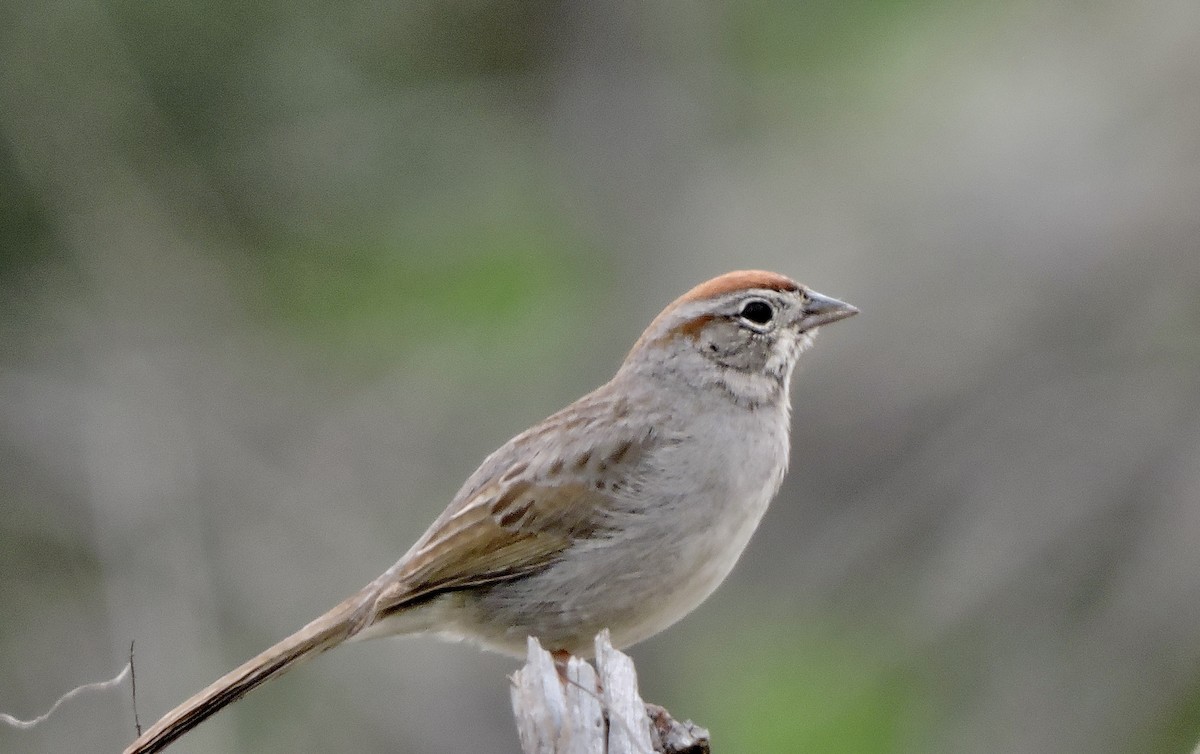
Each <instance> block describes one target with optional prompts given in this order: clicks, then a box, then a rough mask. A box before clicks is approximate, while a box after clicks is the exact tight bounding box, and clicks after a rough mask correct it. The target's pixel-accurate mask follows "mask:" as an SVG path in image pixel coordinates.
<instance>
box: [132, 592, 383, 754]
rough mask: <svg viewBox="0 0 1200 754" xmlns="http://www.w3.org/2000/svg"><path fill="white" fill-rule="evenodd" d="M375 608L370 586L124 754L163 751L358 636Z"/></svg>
mask: <svg viewBox="0 0 1200 754" xmlns="http://www.w3.org/2000/svg"><path fill="white" fill-rule="evenodd" d="M373 608H374V590H373V589H372V587H370V586H369V587H367V588H365V589H363V590H362V591H361V592H359V593H358V594H355V595H354V596H352V597H350V598H349V599H347V600H345V601H344V602H342V603H341V604H340V605H338V606H337V607H335V608H333V609H332V610H330V611H329V612H327V613H325V614H324V615H322V616H321V617H320V618H317V619H316V620H314V621H312V622H311V623H309V624H308V625H307V626H305V627H304V628H302V629H300V630H299V631H297V632H296V633H294V634H292V635H291V636H289V637H287V638H286V639H284V640H283V641H281V642H279V643H278V644H276V645H275V646H273V647H271V648H270V649H267V650H265V651H263V652H261V653H259V654H258V655H257V656H255V657H253V658H251V659H249V660H247V661H246V662H244V663H242V665H241V666H239V667H237V668H235V669H234V670H231V671H229V672H228V673H226V674H225V675H223V676H221V677H220V678H218V679H217V680H216V681H214V682H213V683H212V684H210V685H209V686H208V688H206V689H204V690H203V691H200V692H198V693H197V694H195V695H194V696H193V697H192V698H191V699H188V700H187V701H186V702H184V703H183V704H181V705H179V706H178V707H176V708H175V709H173V710H171V711H170V712H168V713H167V714H165V715H163V717H162V719H161V720H159V721H158V722H157V723H155V724H154V726H153V727H152V728H150V729H149V730H147V731H146V732H145V733H143V734H142V735H140V736H138V739H137V740H136V741H134V742H133V743H132V744H130V745H129V748H127V749H125V752H124V754H151V753H152V752H156V751H162V750H163V749H165V748H166V747H167V746H168V745H169V744H170V743H171V742H172V741H174V740H175V739H177V738H179V737H180V736H182V735H183V734H184V733H187V732H188V731H189V730H191V729H192V728H195V727H196V726H197V725H199V724H200V723H202V722H204V721H205V720H207V719H208V718H209V717H211V716H212V715H214V714H216V713H217V712H219V711H220V710H221V709H222V708H223V707H225V705H227V704H232V703H233V702H235V701H237V700H238V699H240V698H241V697H242V696H243V695H244V694H246V693H247V692H249V691H251V690H252V689H255V688H257V687H258V686H261V685H262V684H264V683H266V682H267V681H269V680H271V679H272V678H274V677H276V676H279V675H283V674H284V673H285V672H287V671H288V670H290V669H291V668H292V667H293V666H294V665H297V664H299V663H300V662H302V661H304V660H307V659H310V658H312V657H316V656H317V655H319V654H321V653H322V652H324V651H326V650H328V649H333V648H334V647H336V646H337V645H338V644H341V643H342V642H343V641H345V640H346V639H349V638H350V637H351V636H353V635H354V634H356V633H358V632H359V631H360V630H361V629H362V628H363V626H365V625H366V624H367V623H368V622H369V621H370V619H371V617H372V613H373Z"/></svg>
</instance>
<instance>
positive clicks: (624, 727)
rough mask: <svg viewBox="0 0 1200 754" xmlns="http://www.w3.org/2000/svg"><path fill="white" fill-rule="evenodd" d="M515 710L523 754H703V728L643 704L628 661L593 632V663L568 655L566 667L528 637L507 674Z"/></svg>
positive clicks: (603, 636)
mask: <svg viewBox="0 0 1200 754" xmlns="http://www.w3.org/2000/svg"><path fill="white" fill-rule="evenodd" d="M512 705H513V715H514V716H515V718H516V722H517V733H518V735H519V736H520V738H521V749H522V751H523V752H524V754H567V753H568V752H570V754H649V753H650V752H660V753H661V754H708V752H709V746H708V731H706V730H704V729H703V728H700V727H699V726H696V725H695V724H693V723H692V722H691V721H690V720H689V721H687V722H683V723H680V722H678V721H676V720H674V719H673V718H672V717H671V716H670V714H668V713H667V711H666V710H665V709H663V708H662V707H658V706H656V705H653V704H646V703H645V702H643V701H642V698H641V696H640V695H639V694H638V689H637V672H636V670H635V669H634V666H633V660H631V659H629V657H628V656H627V655H624V654H622V653H620V652H618V651H617V650H615V649H613V647H612V644H611V642H610V640H609V635H608V631H607V630H605V631H601V632H600V634H599V635H597V636H596V668H595V669H593V668H592V666H591V665H590V664H588V663H587V662H586V661H585V660H581V659H579V658H578V657H570V658H568V659H567V660H566V664H565V667H564V666H560V665H557V664H556V663H555V659H554V658H553V657H552V656H551V655H550V653H549V652H547V651H546V650H545V649H542V646H541V645H540V644H539V643H538V641H537V639H535V638H532V637H530V639H529V651H528V659H527V660H526V663H525V666H524V667H522V668H521V669H520V670H519V671H517V672H516V673H515V674H514V675H513V686H512Z"/></svg>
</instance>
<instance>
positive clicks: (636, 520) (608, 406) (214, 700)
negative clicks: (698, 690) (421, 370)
mask: <svg viewBox="0 0 1200 754" xmlns="http://www.w3.org/2000/svg"><path fill="white" fill-rule="evenodd" d="M857 313H858V309H857V308H855V307H854V306H852V305H850V304H847V303H845V302H843V301H840V300H838V299H836V298H832V297H830V296H826V295H823V294H820V293H817V292H816V291H813V290H811V289H809V288H808V287H806V286H803V285H801V284H799V283H797V282H795V281H794V280H792V279H791V278H789V277H787V276H785V275H782V274H779V273H775V272H768V271H765V270H737V271H733V272H728V273H725V274H723V275H720V276H718V277H715V278H713V279H711V280H708V281H706V282H703V283H700V284H699V285H697V286H695V287H694V288H692V289H691V290H689V291H688V292H686V293H684V294H683V295H682V296H680V297H679V298H677V299H675V300H674V301H673V302H672V303H671V304H669V305H668V306H667V307H666V308H665V309H663V311H662V312H661V313H660V314H659V315H658V316H657V317H655V318H654V320H653V321H652V322H651V323H650V325H649V326H648V327H647V328H646V330H645V331H644V332H643V333H642V334H641V336H640V337H639V338H638V339H637V341H636V342H635V343H634V345H633V347H632V348H631V349H630V351H629V353H628V355H627V356H626V357H625V359H624V361H623V362H622V363H621V365H620V367H619V368H618V369H617V371H616V374H615V375H614V376H613V377H612V378H611V379H610V380H609V381H608V382H606V383H605V384H603V385H602V386H600V387H599V388H597V389H595V390H593V391H592V392H590V393H588V394H587V395H584V396H583V397H581V398H579V399H578V400H576V401H575V402H574V403H571V404H570V405H568V406H567V407H566V408H563V409H562V410H560V411H558V412H557V413H554V414H552V415H551V416H549V417H548V418H546V419H545V420H543V421H541V422H539V423H538V424H535V425H534V426H532V427H530V428H529V429H527V430H525V431H524V432H521V433H520V434H518V435H516V436H515V437H513V438H512V439H511V440H509V441H508V442H507V443H505V444H504V445H502V446H501V447H500V448H499V449H498V450H496V451H495V452H493V453H492V454H491V455H489V456H487V458H485V459H484V461H483V462H482V464H481V465H480V466H479V468H478V469H477V470H476V471H475V472H474V473H473V474H472V475H471V476H470V477H468V478H467V480H466V482H465V483H464V484H463V486H462V487H461V489H459V491H458V493H457V494H456V495H454V497H453V498H452V499H451V501H450V503H449V505H448V506H447V507H446V509H445V510H444V511H443V512H442V514H441V515H440V516H438V518H437V519H436V520H435V521H434V522H433V524H432V525H431V526H430V527H429V528H428V530H426V532H425V533H424V534H423V535H422V536H421V537H420V538H419V539H418V540H417V541H416V543H415V544H413V545H412V547H411V548H410V549H409V550H408V551H407V552H406V553H405V554H404V555H403V556H402V557H401V558H400V559H399V560H398V561H397V562H396V563H395V565H393V566H392V567H391V568H389V569H387V570H386V571H385V572H384V573H383V574H381V575H380V576H379V577H378V578H376V579H375V580H373V581H372V582H371V583H369V584H367V585H366V586H365V587H363V588H362V589H360V590H359V591H357V592H355V593H354V594H352V595H351V596H349V597H347V598H346V599H345V600H343V601H342V602H341V603H339V604H338V605H337V606H335V607H334V608H333V609H331V610H329V611H328V612H326V613H324V614H323V615H321V616H320V617H318V618H316V619H315V620H313V621H311V622H310V623H308V624H307V625H306V626H304V627H303V628H301V629H300V630H298V631H296V632H295V633H294V634H292V635H290V636H288V637H287V638H285V639H283V640H281V641H279V642H278V643H276V644H275V645H273V646H271V647H270V648H268V649H266V650H264V651H263V652H261V653H259V654H258V655H255V656H254V657H252V658H251V659H249V660H247V661H246V662H245V663H243V664H242V665H240V666H238V667H237V668H235V669H234V670H231V671H230V672H228V673H226V674H225V675H223V676H221V677H220V678H219V679H217V680H216V681H214V682H213V683H212V684H210V685H209V686H208V687H206V688H204V689H203V690H201V691H199V692H197V693H196V694H195V695H193V696H192V697H191V698H189V699H187V700H186V701H184V702H183V703H182V704H180V705H179V706H177V707H175V708H174V709H172V710H171V711H169V712H168V713H167V714H165V715H164V716H163V717H162V718H161V719H160V720H159V721H158V722H156V723H155V724H154V725H153V726H151V727H150V728H149V729H147V730H146V731H145V732H144V733H142V734H141V735H140V736H139V737H138V738H137V740H135V741H134V742H133V743H132V744H130V745H129V747H128V748H126V749H125V754H150V753H151V752H157V751H161V750H162V749H164V748H165V747H167V746H168V745H169V744H171V743H172V742H173V741H175V740H176V739H178V738H179V737H180V736H182V735H184V734H185V733H186V732H188V731H189V730H191V729H192V728H194V727H195V726H197V725H199V724H200V723H201V722H203V721H204V720H206V719H207V718H209V717H211V716H212V715H213V714H215V713H216V712H218V711H219V710H221V709H222V708H224V707H225V706H227V705H229V704H231V703H232V702H234V701H236V700H237V699H239V698H241V697H242V696H243V695H245V694H246V693H248V692H249V691H251V690H253V689H255V688H257V687H258V686H260V685H262V684H263V683H265V682H266V681H268V680H270V679H272V678H276V677H278V676H279V675H281V674H283V673H284V672H286V671H287V670H289V669H291V668H293V667H294V666H296V665H297V664H298V663H300V662H302V661H304V660H307V659H311V658H312V657H315V656H316V655H318V654H321V653H323V652H325V651H327V650H329V649H332V648H333V647H336V646H338V645H340V644H342V643H344V642H347V641H351V640H353V641H358V640H362V639H367V638H373V637H382V636H397V635H413V634H436V635H439V636H442V637H448V638H452V639H457V640H467V641H469V642H472V643H474V644H476V645H478V646H480V647H482V648H483V649H486V650H492V651H497V652H500V653H504V654H508V655H512V656H515V657H520V656H522V654H523V653H524V650H525V645H526V641H527V637H531V636H532V637H537V638H538V639H539V640H540V642H541V643H542V645H543V646H545V647H547V648H548V649H552V650H553V651H554V653H555V656H556V657H557V656H565V655H576V656H580V657H585V658H586V657H589V656H590V655H591V653H592V638H593V637H594V636H595V635H596V634H597V633H598V632H599V631H600V630H602V629H606V628H607V629H608V630H609V631H610V633H611V637H612V644H613V646H614V647H617V648H623V647H628V646H630V645H632V644H636V643H637V642H639V641H642V640H643V639H646V638H648V637H650V636H652V635H654V634H656V633H658V632H660V631H662V630H663V629H665V628H667V627H668V626H670V625H671V624H673V623H675V622H676V621H678V620H679V619H681V618H683V617H684V616H685V615H687V614H688V613H690V612H691V611H692V610H693V609H695V608H696V607H697V606H698V605H699V604H700V603H701V602H703V601H704V600H705V599H706V598H707V597H708V596H709V595H710V594H711V593H712V592H713V591H714V590H715V589H716V588H717V586H718V585H719V584H720V583H721V582H722V580H724V578H725V577H726V576H727V575H728V574H729V572H730V571H731V570H732V569H733V567H734V564H735V563H736V562H737V560H738V558H739V557H740V556H741V554H742V551H743V550H744V549H745V547H746V545H747V543H748V541H749V540H750V537H751V535H752V534H753V532H754V530H755V528H756V527H757V526H758V523H759V521H760V520H761V518H762V516H763V514H764V513H765V511H766V509H767V506H768V503H769V502H770V501H771V499H772V498H773V497H774V496H775V494H776V493H777V492H778V490H779V487H780V485H781V484H782V481H783V478H784V474H785V472H786V470H787V465H788V456H789V446H790V424H791V390H790V386H791V381H792V375H793V372H794V369H795V366H796V363H797V360H798V358H799V356H800V354H801V353H802V352H804V351H805V350H807V349H808V348H809V347H810V346H811V345H812V343H813V339H814V337H815V335H816V333H817V329H818V328H819V327H820V326H823V325H827V324H830V323H833V322H837V321H839V320H842V319H845V318H847V317H849V316H851V315H854V314H857ZM598 325H599V326H605V323H604V322H603V320H602V319H601V320H600V321H599V322H598ZM541 368H546V365H545V364H542V365H541Z"/></svg>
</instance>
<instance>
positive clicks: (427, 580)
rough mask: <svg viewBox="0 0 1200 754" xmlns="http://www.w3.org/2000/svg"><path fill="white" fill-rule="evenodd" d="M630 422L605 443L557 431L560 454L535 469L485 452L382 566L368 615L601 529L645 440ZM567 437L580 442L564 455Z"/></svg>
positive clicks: (552, 554) (497, 576)
mask: <svg viewBox="0 0 1200 754" xmlns="http://www.w3.org/2000/svg"><path fill="white" fill-rule="evenodd" d="M555 418H556V417H551V419H549V420H547V424H549V423H550V422H552V421H554V420H555ZM630 429H631V431H629V432H628V433H623V437H618V438H615V439H614V441H613V442H612V443H611V444H610V447H605V448H594V447H591V446H590V442H591V440H589V433H586V432H585V433H577V432H569V433H564V434H566V435H568V436H569V437H564V438H563V439H564V440H567V442H565V443H562V444H559V445H557V446H555V445H553V444H551V447H555V451H556V452H557V453H559V454H562V455H559V456H556V458H558V459H563V460H559V461H555V462H551V463H548V464H546V466H547V467H548V468H547V469H546V470H544V472H543V473H537V474H533V473H525V472H526V471H527V466H526V464H525V463H520V462H518V463H513V464H503V463H496V462H495V461H496V457H503V456H506V455H507V456H509V457H513V458H520V457H522V455H521V454H520V453H508V454H506V453H504V452H503V451H501V452H498V453H497V454H495V456H493V458H489V459H488V461H485V462H484V466H483V467H481V469H480V472H477V474H476V477H473V479H472V482H471V483H468V485H467V487H466V490H467V493H466V496H465V497H463V498H461V499H460V500H459V501H456V503H455V504H452V505H451V506H450V507H449V508H448V509H447V510H446V511H445V512H444V513H443V514H442V515H441V516H440V517H439V518H438V520H437V521H435V522H434V523H433V525H432V526H431V527H430V528H429V530H428V531H427V532H426V533H425V536H423V537H422V538H421V540H420V541H419V542H418V543H417V545H416V546H415V547H414V548H413V550H412V551H410V552H409V554H408V555H407V556H406V557H405V558H404V560H402V561H401V562H400V563H398V564H397V570H395V571H392V572H390V573H389V576H390V578H389V580H388V582H389V583H388V584H387V586H386V587H384V588H383V590H382V591H381V593H380V595H379V598H378V599H377V600H376V603H375V604H376V619H377V620H378V619H379V618H383V617H386V615H387V614H388V613H390V612H393V611H395V610H397V609H399V608H402V607H404V606H405V605H407V604H409V603H411V602H412V601H413V600H416V599H420V598H421V597H424V596H427V595H429V594H431V593H434V592H441V591H446V590H452V589H461V588H464V587H470V586H477V585H480V584H486V583H489V582H495V581H502V580H505V579H511V578H515V577H518V576H522V575H524V574H528V573H531V572H533V571H536V570H538V569H540V568H543V567H545V566H546V565H548V564H550V563H552V562H553V561H554V560H555V558H557V557H558V556H559V554H561V553H562V552H563V551H564V550H566V549H567V548H568V547H570V546H571V544H572V542H573V541H575V540H577V539H581V538H589V537H592V536H595V535H597V534H599V533H601V532H602V531H603V530H604V529H606V528H607V527H608V526H609V524H610V520H609V514H610V513H611V512H612V511H613V503H614V497H613V495H612V494H611V490H613V489H621V488H623V487H624V488H629V487H630V486H631V485H632V484H633V482H634V480H633V479H629V478H624V477H629V476H630V472H631V471H632V470H634V469H637V468H639V467H640V464H639V462H638V461H639V458H640V457H641V456H642V455H643V454H644V453H646V451H647V448H648V447H649V446H650V445H651V444H652V442H653V440H652V438H653V433H652V432H649V431H647V430H646V428H645V425H643V426H642V428H641V429H640V431H633V430H632V428H630ZM571 439H574V440H575V441H576V442H575V443H572V442H570V440H571ZM521 440H522V437H518V438H515V439H514V440H513V441H512V444H515V445H517V446H519V445H520V444H521ZM574 444H579V445H580V447H581V448H588V449H587V450H581V451H580V453H578V454H572V452H571V451H572V448H571V446H572V445H574ZM506 449H507V448H506ZM619 470H623V471H624V473H622V471H619ZM481 472H482V474H483V476H482V478H480V477H479V475H480V473H481ZM535 481H536V482H537V483H534V482H535ZM597 481H600V484H597ZM598 487H599V488H598Z"/></svg>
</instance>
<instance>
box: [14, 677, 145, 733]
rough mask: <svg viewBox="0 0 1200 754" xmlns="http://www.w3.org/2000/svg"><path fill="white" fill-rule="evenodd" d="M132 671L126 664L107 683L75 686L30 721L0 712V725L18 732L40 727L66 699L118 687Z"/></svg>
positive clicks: (98, 682) (99, 682) (100, 682)
mask: <svg viewBox="0 0 1200 754" xmlns="http://www.w3.org/2000/svg"><path fill="white" fill-rule="evenodd" d="M132 669H133V665H132V664H130V663H126V665H125V667H123V668H121V672H120V673H117V675H116V677H114V678H111V679H109V680H107V681H97V682H96V683H86V684H84V685H82V686H76V687H75V688H73V689H71V690H70V691H68V692H67V693H65V694H63V695H62V696H60V697H59V698H58V701H57V702H55V703H54V704H53V705H51V706H50V709H48V710H46V714H44V715H39V716H38V717H35V718H33V719H32V720H21V719H20V718H17V717H13V716H12V715H8V714H5V713H3V712H0V723H5V724H6V725H10V726H12V727H14V728H18V729H20V730H29V729H30V728H32V727H34V726H36V725H41V724H42V723H44V722H46V720H47V719H49V717H50V716H51V715H53V714H54V712H55V710H57V709H58V708H59V706H60V705H62V703H63V702H65V701H67V700H68V699H73V698H75V697H76V696H79V695H80V694H82V693H83V692H85V691H107V690H109V689H111V688H114V687H116V686H118V685H120V684H121V683H123V682H124V681H125V676H126V675H127V674H129V673H130V672H131V670H132Z"/></svg>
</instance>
